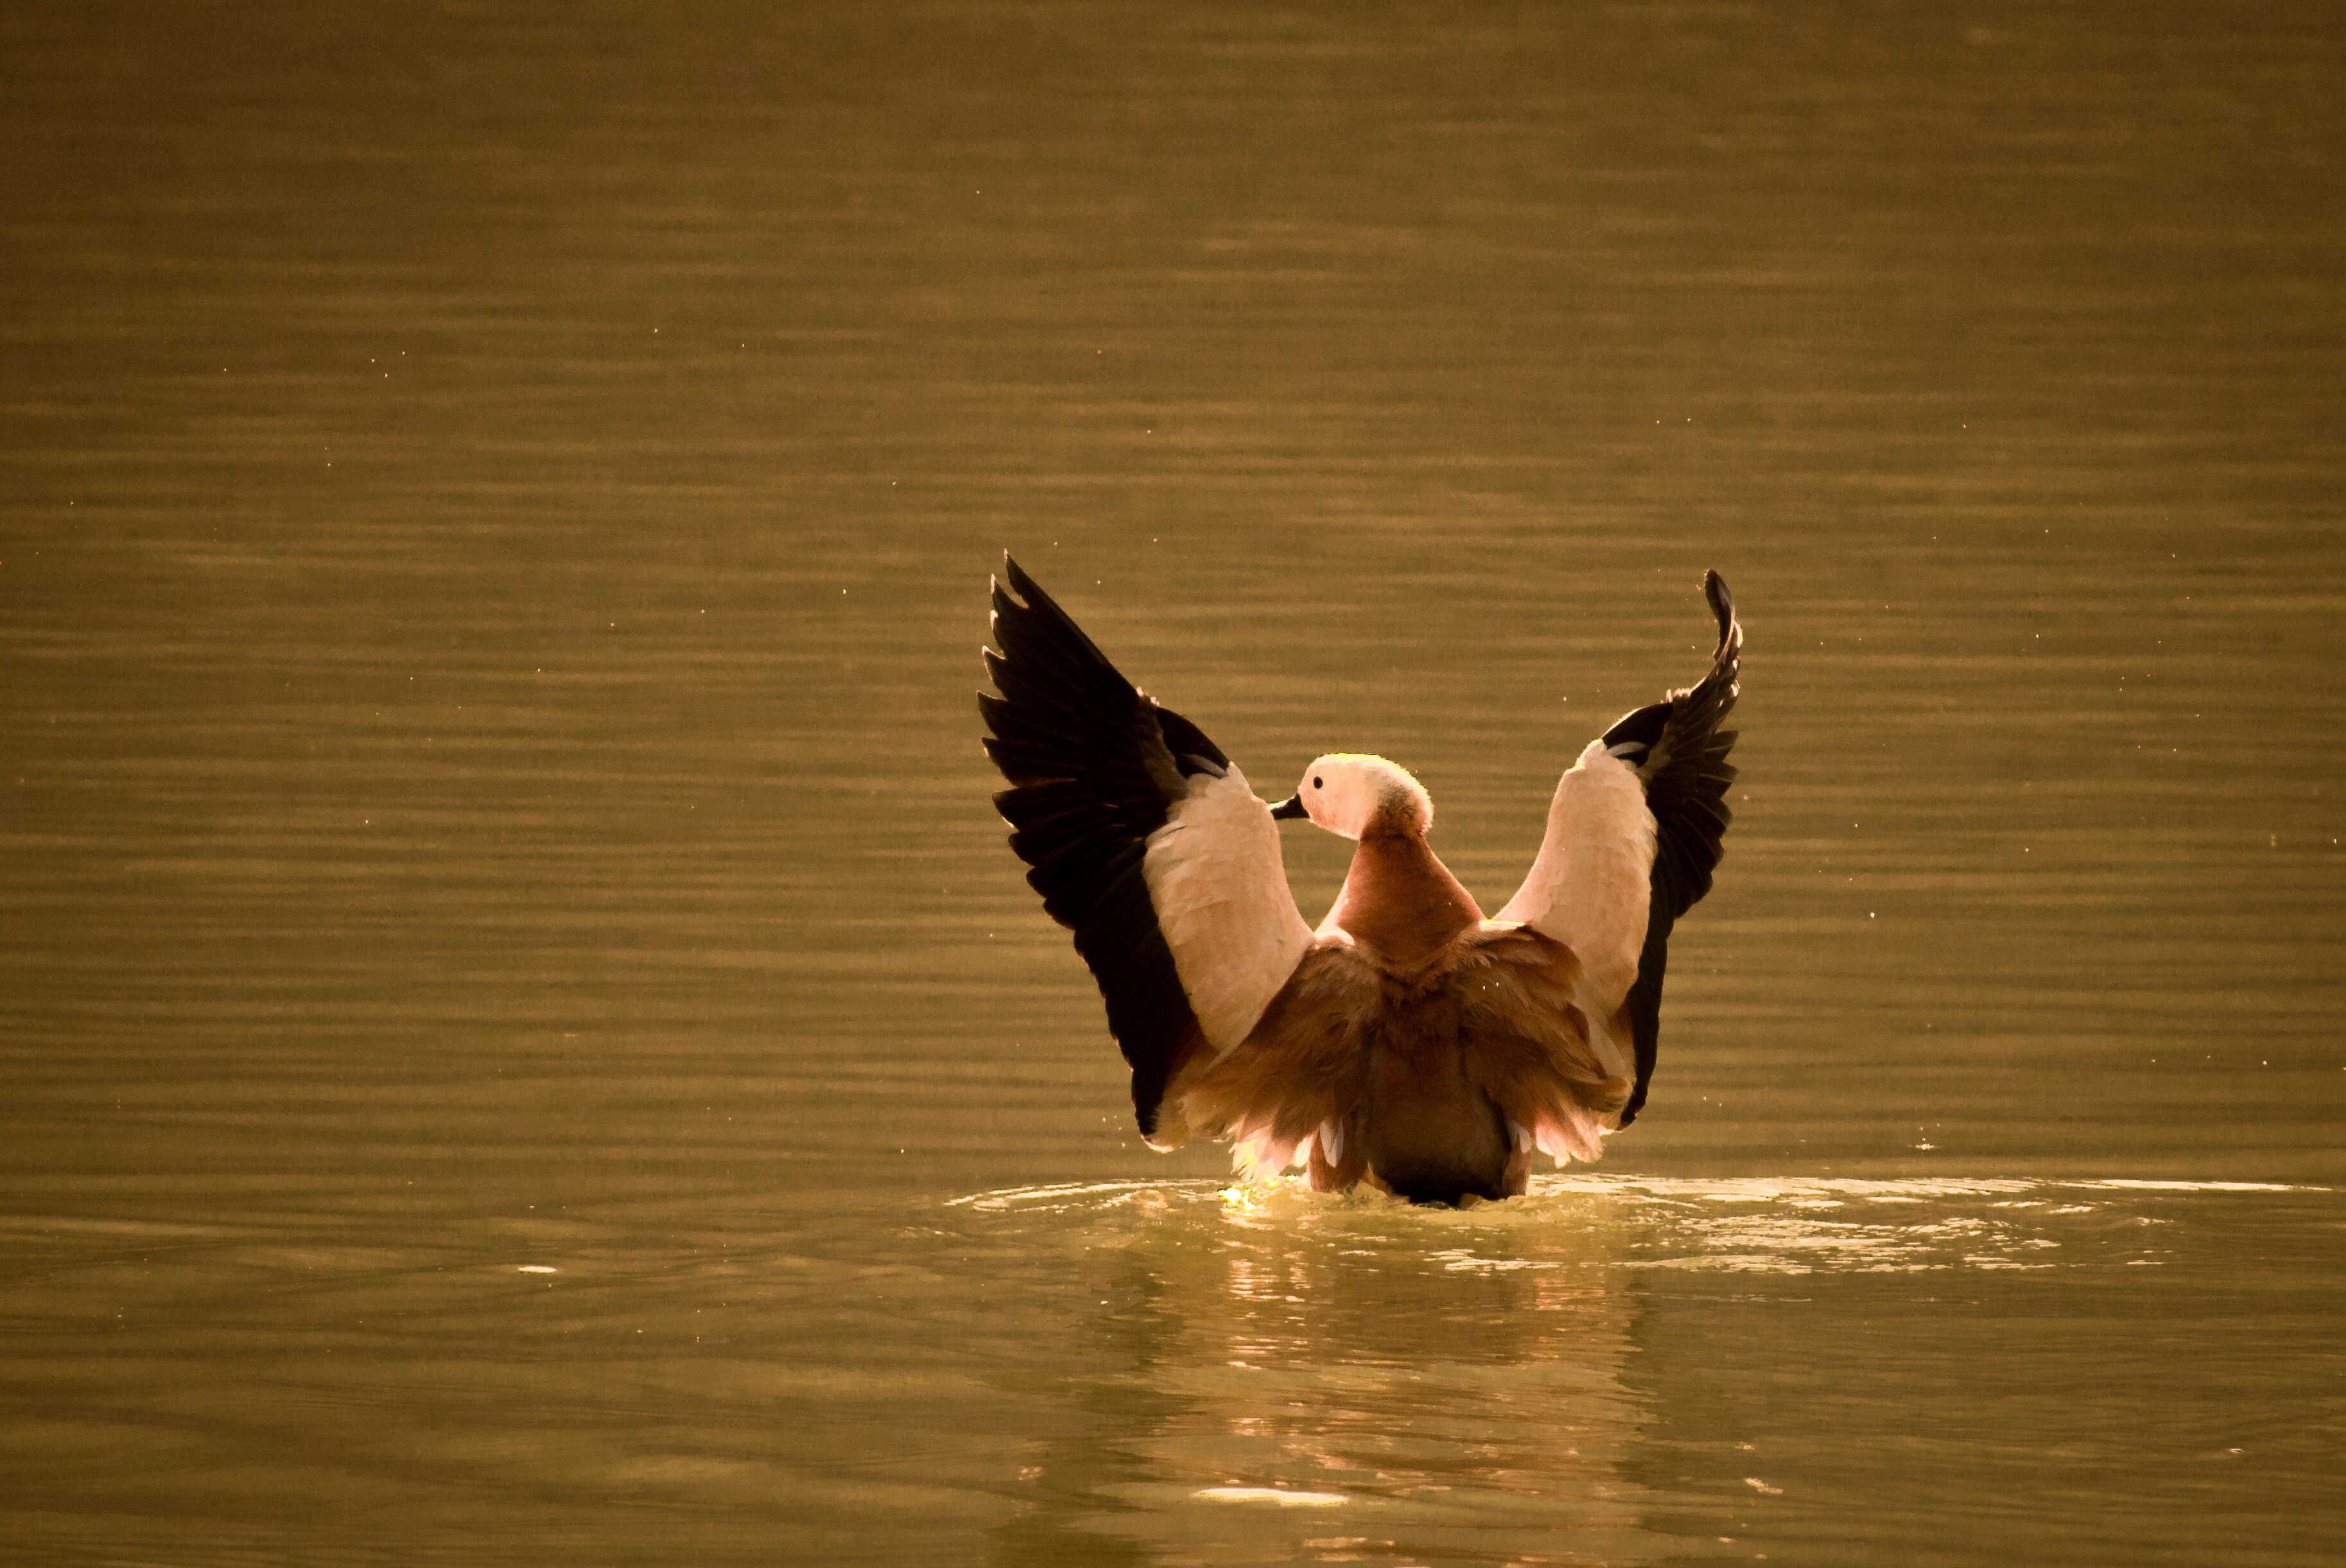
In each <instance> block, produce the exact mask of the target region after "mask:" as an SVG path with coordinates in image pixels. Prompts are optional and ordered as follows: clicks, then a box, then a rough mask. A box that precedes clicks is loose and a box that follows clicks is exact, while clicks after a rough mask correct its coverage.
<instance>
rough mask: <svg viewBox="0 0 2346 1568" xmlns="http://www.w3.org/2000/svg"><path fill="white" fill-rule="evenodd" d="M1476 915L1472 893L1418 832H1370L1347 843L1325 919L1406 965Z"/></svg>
mask: <svg viewBox="0 0 2346 1568" xmlns="http://www.w3.org/2000/svg"><path fill="white" fill-rule="evenodd" d="M1482 918H1483V911H1482V910H1481V909H1480V908H1479V907H1478V906H1477V905H1476V904H1475V902H1474V896H1473V895H1472V894H1470V893H1468V892H1467V891H1466V890H1465V889H1464V888H1463V887H1461V886H1460V885H1459V883H1458V879H1457V878H1456V877H1454V876H1452V875H1451V874H1450V868H1449V867H1447V866H1445V865H1443V863H1442V861H1441V860H1440V858H1439V857H1437V856H1436V855H1435V854H1434V852H1433V850H1432V849H1431V848H1430V847H1429V846H1428V845H1427V844H1426V841H1425V840H1423V838H1420V837H1419V836H1418V835H1416V834H1414V833H1382V832H1372V833H1370V834H1367V835H1365V836H1363V837H1362V840H1361V841H1360V843H1359V844H1358V845H1357V846H1356V847H1355V848H1354V849H1353V850H1352V869H1351V870H1350V871H1346V872H1345V873H1344V891H1342V892H1341V893H1339V894H1337V895H1336V907H1335V908H1334V909H1332V910H1330V911H1328V919H1327V922H1326V923H1327V925H1330V926H1336V927H1340V928H1341V929H1342V930H1343V931H1344V932H1346V933H1347V934H1348V935H1350V936H1351V937H1352V940H1353V941H1354V942H1358V943H1360V944H1361V945H1362V947H1365V948H1367V949H1369V950H1370V951H1371V952H1372V953H1374V954H1375V956H1377V957H1378V958H1379V959H1381V960H1382V961H1383V962H1385V963H1387V964H1388V965H1391V966H1392V967H1394V968H1399V969H1409V968H1414V967H1416V966H1418V965H1420V964H1423V962H1425V961H1426V960H1428V959H1430V958H1432V957H1433V955H1434V954H1435V953H1436V952H1440V951H1441V950H1442V948H1443V945H1444V944H1446V943H1447V942H1449V941H1450V939H1451V938H1452V937H1454V936H1455V935H1457V934H1458V932H1461V931H1463V930H1464V929H1465V928H1466V927H1468V926H1471V925H1474V924H1475V923H1476V922H1477V921H1480V920H1482Z"/></svg>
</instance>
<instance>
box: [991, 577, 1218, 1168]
mask: <svg viewBox="0 0 2346 1568" xmlns="http://www.w3.org/2000/svg"><path fill="white" fill-rule="evenodd" d="M1002 567H1003V576H1004V578H1005V579H1006V580H1007V584H1008V588H1007V590H1006V591H1005V586H1004V584H1003V583H1002V582H996V583H995V584H994V641H995V642H996V643H997V644H998V645H1000V647H1001V651H1000V652H999V653H998V654H997V653H995V652H994V650H993V649H990V648H989V649H986V650H984V658H985V669H986V674H987V675H988V676H989V677H991V678H992V679H993V681H994V687H995V688H996V689H997V690H999V691H1000V692H1001V694H1002V695H1001V696H999V697H992V696H985V695H981V696H980V697H978V699H977V704H978V712H979V713H980V714H981V715H982V716H983V717H984V720H985V724H986V728H987V729H988V730H989V731H991V733H990V734H988V735H987V736H986V737H985V742H984V744H985V753H986V755H987V756H988V757H991V758H992V759H994V766H995V767H997V768H999V769H1001V770H1002V775H1003V777H1004V778H1005V779H1008V780H1009V781H1010V784H1011V788H1010V789H1005V790H1003V791H1001V792H1000V793H998V794H997V795H995V796H994V807H995V809H997V810H999V811H1000V812H1001V813H1002V815H1003V817H1004V819H1005V820H1006V821H1008V822H1009V824H1010V825H1011V827H1012V828H1013V829H1015V831H1014V832H1013V833H1012V834H1011V836H1010V847H1011V849H1012V850H1015V852H1016V853H1017V856H1018V858H1019V859H1020V860H1024V861H1025V862H1026V864H1027V866H1028V867H1029V868H1030V869H1029V870H1028V871H1027V873H1026V881H1027V883H1028V885H1030V886H1031V887H1033V888H1034V890H1035V891H1036V892H1038V893H1040V894H1042V896H1043V908H1044V911H1045V912H1046V913H1048V914H1049V915H1050V917H1051V918H1052V919H1053V920H1055V921H1058V922H1059V923H1060V924H1061V925H1063V926H1066V927H1067V928H1068V929H1069V930H1071V931H1072V932H1075V937H1076V952H1080V953H1082V954H1083V957H1084V962H1085V963H1086V964H1087V965H1088V966H1090V969H1091V972H1092V978H1093V979H1094V980H1095V981H1096V982H1097V983H1098V985H1099V989H1100V999H1101V1000H1102V1001H1103V1002H1104V1003H1106V1004H1107V1024H1108V1030H1109V1032H1110V1033H1113V1034H1114V1035H1115V1036H1116V1041H1117V1046H1118V1048H1119V1049H1121V1050H1122V1051H1123V1053H1124V1059H1125V1061H1126V1062H1127V1064H1130V1066H1131V1068H1132V1106H1133V1113H1134V1115H1135V1116H1136V1118H1137V1120H1138V1122H1139V1124H1140V1130H1141V1133H1142V1134H1143V1135H1154V1134H1155V1133H1156V1131H1157V1113H1158V1105H1159V1103H1160V1102H1161V1101H1162V1100H1163V1099H1164V1095H1165V1085H1166V1083H1167V1081H1168V1079H1169V1078H1170V1077H1171V1075H1172V1073H1173V1070H1174V1068H1175V1067H1176V1066H1178V1064H1179V1062H1180V1058H1181V1056H1182V1054H1183V1053H1184V1051H1186V1050H1188V1049H1190V1048H1192V1047H1193V1046H1194V1044H1196V1042H1197V1041H1198V1040H1199V1039H1202V1034H1201V1033H1200V1031H1199V1027H1198V1020H1197V1014H1196V1013H1195V1012H1194V1011H1193V1010H1192V1009H1191V1008H1190V1005H1189V999H1188V995H1187V993H1184V992H1183V991H1182V989H1181V978H1180V974H1179V972H1178V970H1177V969H1176V968H1175V967H1174V963H1173V954H1172V951H1171V949H1169V948H1168V947H1167V945H1166V942H1165V933H1164V932H1163V930H1162V929H1161V928H1160V927H1159V926H1158V922H1157V911H1156V909H1155V906H1154V905H1152V904H1151V902H1150V901H1149V897H1148V881H1147V878H1146V877H1145V876H1144V875H1143V873H1142V871H1141V860H1142V858H1143V856H1144V855H1145V853H1146V852H1147V842H1146V841H1147V840H1148V835H1149V834H1150V833H1152V832H1154V831H1156V830H1158V828H1161V827H1163V826H1164V825H1165V820H1166V818H1167V816H1168V814H1169V813H1170V811H1171V810H1172V809H1173V807H1174V805H1175V804H1176V803H1177V802H1178V801H1179V800H1180V799H1181V798H1182V796H1183V794H1184V792H1185V790H1186V789H1187V779H1188V776H1189V775H1191V774H1196V773H1209V774H1212V775H1214V776H1216V777H1219V775H1220V773H1221V772H1222V770H1223V769H1227V768H1228V767H1229V758H1228V757H1226V756H1224V755H1223V754H1222V750H1221V748H1219V747H1218V746H1216V745H1215V744H1214V743H1213V742H1212V741H1211V740H1209V739H1208V738H1206V736H1205V733H1204V732H1203V731H1202V730H1200V729H1199V728H1198V727H1197V726H1196V725H1194V724H1192V723H1190V722H1189V721H1188V719H1186V718H1182V717H1181V716H1180V715H1179V714H1178V713H1175V712H1174V711H1173V710H1172V709H1170V708H1165V707H1163V706H1162V705H1160V704H1159V703H1158V702H1157V701H1156V699H1155V698H1153V697H1149V696H1148V695H1147V694H1146V693H1144V692H1142V691H1140V690H1139V689H1138V688H1137V687H1135V686H1134V685H1133V684H1132V683H1131V682H1130V681H1128V680H1127V679H1126V678H1125V677H1123V676H1122V675H1121V674H1119V673H1118V672H1117V667H1115V666H1114V665H1112V664H1110V663H1109V662H1108V660H1107V656H1106V655H1104V654H1102V653H1101V652H1100V651H1099V648H1098V647H1096V645H1095V644H1094V643H1093V642H1092V640H1091V638H1089V637H1088V636H1085V635H1084V633H1083V630H1082V628H1081V627H1079V626H1076V623H1075V622H1074V621H1073V620H1071V619H1069V618H1068V616H1067V614H1066V611H1064V610H1062V609H1060V608H1059V606H1057V605H1056V604H1055V603H1053V602H1052V600H1051V597H1050V596H1049V595H1047V594H1045V593H1044V592H1043V590H1042V589H1041V588H1040V587H1038V586H1036V585H1035V581H1034V579H1033V578H1031V577H1029V576H1027V575H1026V574H1025V572H1023V571H1021V570H1020V569H1019V566H1018V563H1017V562H1015V561H1014V560H1012V559H1010V557H1009V556H1007V555H1005V556H1004V557H1003V559H1002ZM1014 593H1015V595H1016V597H1015V598H1014V597H1012V594H1014Z"/></svg>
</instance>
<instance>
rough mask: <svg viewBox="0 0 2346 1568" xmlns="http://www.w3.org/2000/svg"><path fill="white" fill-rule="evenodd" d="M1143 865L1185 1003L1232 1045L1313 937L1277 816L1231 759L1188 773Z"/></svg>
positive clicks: (1213, 1036) (1222, 1048)
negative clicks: (1217, 769) (1213, 771)
mask: <svg viewBox="0 0 2346 1568" xmlns="http://www.w3.org/2000/svg"><path fill="white" fill-rule="evenodd" d="M1140 869H1141V874H1142V875H1143V876H1144V877H1146V878H1147V879H1148V901H1149V903H1150V904H1151V905H1153V906H1154V907H1155V909H1156V911H1157V927H1158V930H1159V931H1161V932H1164V933H1165V945H1166V946H1167V947H1168V948H1170V949H1171V950H1172V952H1173V967H1174V969H1175V971H1176V972H1178V974H1179V975H1180V976H1181V989H1182V990H1183V991H1184V992H1186V993H1188V998H1189V1007H1190V1010H1191V1011H1192V1012H1194V1013H1197V1015H1198V1023H1199V1027H1200V1028H1202V1029H1203V1030H1204V1031H1205V1033H1206V1040H1207V1043H1208V1044H1210V1045H1212V1046H1213V1048H1214V1050H1215V1052H1216V1053H1217V1054H1229V1052H1230V1051H1232V1050H1235V1049H1236V1048H1237V1046H1238V1044H1239V1042H1240V1041H1242V1040H1244V1039H1245V1038H1246V1037H1247V1035H1248V1033H1250V1032H1251V1031H1252V1030H1253V1028H1254V1026H1255V1023H1256V1021H1257V1020H1259V1019H1260V1018H1261V1016H1262V1010H1263V1009H1264V1008H1266V1007H1268V1006H1270V999H1271V998H1272V997H1274V996H1276V995H1278V994H1279V988H1280V986H1282V985H1285V984H1286V983H1287V978H1288V976H1289V975H1290V974H1293V973H1294V972H1295V966H1296V965H1297V964H1298V963H1300V962H1302V959H1303V953H1304V950H1305V949H1307V948H1309V947H1310V946H1311V927H1309V926H1307V925H1305V924H1304V923H1303V917H1302V915H1301V914H1300V913H1298V912H1297V911H1296V908H1295V895H1294V894H1293V893H1292V892H1290V891H1289V890H1288V886H1287V865H1286V862H1285V860H1282V859H1281V858H1280V852H1279V824H1278V823H1277V822H1275V821H1273V820H1271V816H1270V807H1268V806H1266V805H1264V804H1263V803H1262V802H1261V801H1260V800H1258V799H1255V795H1254V790H1253V789H1252V788H1251V787H1250V786H1249V785H1248V783H1247V780H1246V775H1245V774H1243V773H1241V772H1239V769H1238V768H1237V766H1236V765H1235V764H1233V765H1232V766H1231V768H1230V769H1229V771H1228V772H1226V773H1224V774H1223V775H1222V777H1220V778H1219V779H1216V778H1213V777H1212V776H1210V775H1209V774H1204V773H1199V774H1194V775H1192V776H1191V777H1190V779H1189V792H1188V795H1187V796H1186V797H1185V798H1184V799H1182V800H1181V801H1180V802H1179V803H1178V804H1177V805H1175V806H1174V808H1173V809H1172V812H1171V814H1170V815H1169V816H1168V817H1167V819H1166V820H1165V825H1164V826H1163V827H1161V828H1159V829H1158V830H1156V831H1155V832H1153V833H1151V834H1149V835H1148V853H1147V856H1146V858H1145V859H1143V860H1142V861H1141V863H1140ZM1635 967H1636V960H1635V958H1634V957H1633V958H1632V959H1631V968H1632V970H1633V971H1634V969H1635Z"/></svg>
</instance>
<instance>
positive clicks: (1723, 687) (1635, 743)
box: [1605, 572, 1743, 1127]
mask: <svg viewBox="0 0 2346 1568" xmlns="http://www.w3.org/2000/svg"><path fill="white" fill-rule="evenodd" d="M1702 591H1703V596H1705V597H1706V598H1708V599H1709V601H1710V611H1711V614H1712V615H1713V616H1717V617H1718V619H1719V648H1718V651H1717V652H1715V653H1714V654H1712V655H1711V662H1710V673H1709V675H1706V676H1704V677H1702V679H1701V680H1700V681H1698V682H1697V683H1696V684H1695V685H1693V686H1691V687H1688V688H1686V689H1685V690H1683V691H1674V692H1671V693H1670V694H1669V695H1668V696H1667V697H1664V698H1663V699H1662V700H1661V701H1659V702H1658V703H1654V704H1652V705H1650V706H1649V707H1646V708H1638V709H1637V711H1636V712H1634V713H1630V714H1627V715H1626V716H1624V717H1623V718H1621V720H1620V721H1619V722H1618V723H1617V724H1615V725H1614V726H1613V728H1610V729H1608V730H1607V731H1606V732H1605V745H1606V748H1607V749H1608V750H1611V751H1613V752H1615V753H1616V754H1617V755H1618V756H1620V757H1621V758H1622V759H1624V760H1625V761H1627V762H1628V763H1629V764H1630V765H1631V766H1633V767H1635V768H1636V769H1637V775H1638V777H1639V778H1640V779H1643V780H1644V781H1645V786H1646V805H1647V809H1649V810H1651V811H1652V812H1653V814H1654V870H1653V875H1652V879H1651V881H1650V883H1649V891H1648V894H1647V911H1646V945H1645V948H1644V950H1643V951H1642V952H1640V953H1639V954H1638V957H1637V983H1635V984H1634V985H1632V986H1630V988H1629V994H1628V998H1627V1003H1626V1005H1627V1008H1628V1010H1629V1022H1630V1028H1631V1033H1632V1035H1633V1038H1634V1040H1635V1042H1636V1045H1637V1087H1636V1089H1634V1090H1633V1091H1632V1092H1631V1093H1630V1095H1629V1103H1628V1104H1627V1105H1626V1106H1624V1107H1623V1108H1622V1111H1621V1125H1623V1126H1625V1127H1626V1126H1627V1125H1629V1124H1630V1123H1631V1122H1633V1121H1635V1120H1637V1113H1638V1111H1639V1110H1641V1109H1643V1108H1644V1106H1645V1104H1646V1088H1647V1084H1648V1083H1649V1082H1650V1081H1651V1080H1652V1078H1653V1075H1654V1059H1655V1056H1656V1054H1657V1053H1658V1049H1659V1046H1660V1042H1661V1023H1662V976H1663V973H1664V972H1665V970H1667V969H1668V964H1669V952H1668V945H1669V937H1670V928H1671V926H1672V925H1673V924H1675V923H1676V921H1678V917H1679V916H1680V915H1682V914H1684V913H1686V911H1688V910H1689V909H1692V908H1693V907H1694V906H1695V905H1696V904H1697V903H1698V902H1700V901H1701V900H1702V896H1703V895H1704V894H1705V893H1707V892H1709V891H1710V879H1711V873H1712V871H1715V870H1716V869H1717V868H1718V865H1719V855H1720V853H1721V848H1720V840H1721V839H1723V838H1724V837H1725V835H1726V832H1727V824H1728V822H1729V820H1731V819H1732V818H1733V816H1734V812H1733V810H1732V809H1730V808H1729V806H1728V803H1727V790H1728V787H1729V785H1730V784H1732V783H1734V781H1735V766H1734V764H1732V763H1730V762H1729V761H1728V759H1727V754H1728V752H1729V750H1730V749H1732V748H1733V747H1734V745H1735V736H1736V732H1735V731H1734V730H1731V729H1721V728H1719V721H1720V720H1721V719H1723V718H1726V717H1727V716H1728V714H1729V712H1731V711H1732V710H1733V709H1734V707H1735V699H1736V697H1737V696H1738V695H1739V693H1740V691H1741V686H1740V684H1739V682H1740V676H1741V671H1742V660H1743V627H1742V626H1740V625H1739V623H1738V622H1737V621H1736V618H1735V600H1734V597H1733V596H1731V595H1729V593H1728V591H1727V584H1726V582H1725V580H1724V579H1722V578H1721V577H1720V576H1719V574H1718V573H1717V572H1706V573H1704V574H1703V579H1702Z"/></svg>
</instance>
